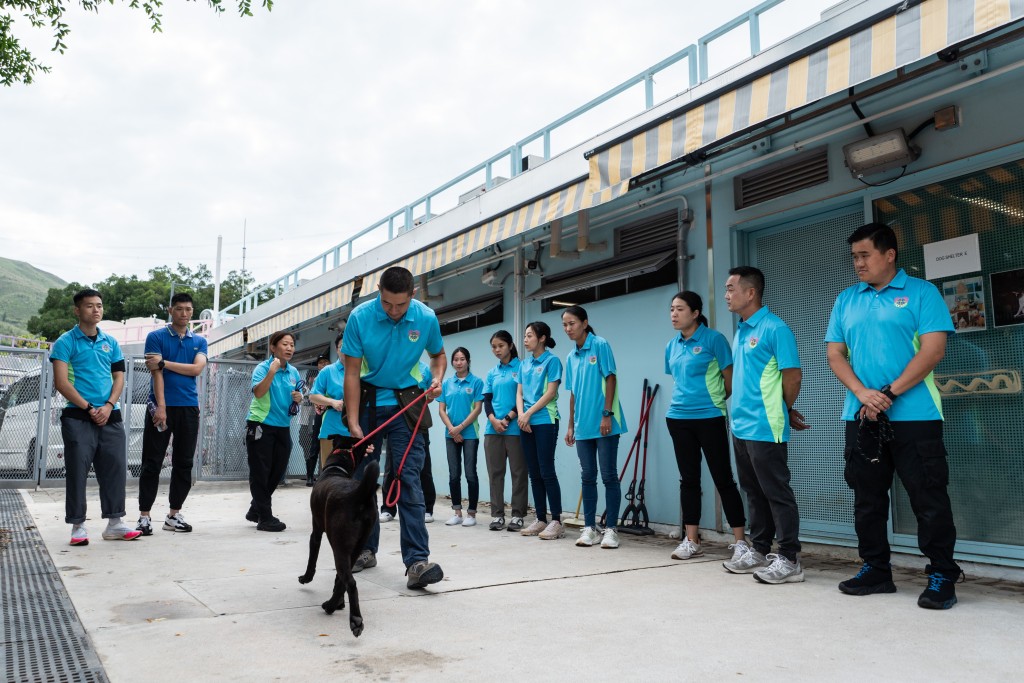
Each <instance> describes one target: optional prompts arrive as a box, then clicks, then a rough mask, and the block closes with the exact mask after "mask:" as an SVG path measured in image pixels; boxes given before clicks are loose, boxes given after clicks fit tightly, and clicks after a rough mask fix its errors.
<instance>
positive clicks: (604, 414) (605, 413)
mask: <svg viewBox="0 0 1024 683" xmlns="http://www.w3.org/2000/svg"><path fill="white" fill-rule="evenodd" d="M613 415H615V413H613V412H612V411H610V410H602V411H601V417H612V416H613Z"/></svg>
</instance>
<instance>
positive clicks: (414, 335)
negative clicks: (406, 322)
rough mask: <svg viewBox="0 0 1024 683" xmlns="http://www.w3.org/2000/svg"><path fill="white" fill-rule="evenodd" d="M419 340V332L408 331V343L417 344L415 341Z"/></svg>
mask: <svg viewBox="0 0 1024 683" xmlns="http://www.w3.org/2000/svg"><path fill="white" fill-rule="evenodd" d="M419 339H420V331H419V330H409V341H411V342H417V341H419Z"/></svg>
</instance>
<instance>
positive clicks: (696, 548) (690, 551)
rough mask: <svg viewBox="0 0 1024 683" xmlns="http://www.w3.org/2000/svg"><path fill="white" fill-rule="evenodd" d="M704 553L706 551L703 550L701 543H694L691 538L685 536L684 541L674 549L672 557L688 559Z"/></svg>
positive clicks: (674, 558)
mask: <svg viewBox="0 0 1024 683" xmlns="http://www.w3.org/2000/svg"><path fill="white" fill-rule="evenodd" d="M703 554H704V551H703V550H701V547H700V543H694V542H693V541H691V540H690V539H689V538H684V539H683V542H682V543H680V544H679V545H677V546H676V549H675V550H673V551H672V559H673V560H688V559H690V558H691V557H700V556H701V555H703Z"/></svg>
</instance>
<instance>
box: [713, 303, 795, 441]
mask: <svg viewBox="0 0 1024 683" xmlns="http://www.w3.org/2000/svg"><path fill="white" fill-rule="evenodd" d="M732 356H733V366H732V404H731V410H730V411H729V414H730V416H731V417H732V433H733V435H734V436H735V437H736V438H738V439H744V440H746V441H769V442H774V443H785V442H786V441H789V411H788V410H787V409H786V402H785V401H783V400H782V371H783V370H788V369H790V368H799V367H800V356H799V355H797V349H796V337H794V336H793V331H792V330H790V329H789V327H788V326H787V325H786V323H784V322H782V319H781V318H779V317H778V316H777V315H774V314H773V313H771V312H769V310H768V308H767V307H766V306H762V307H761V308H759V309H758V311H757V313H755V314H754V315H752V316H750V318H749V319H747V320H741V321H740V322H739V325H738V326H737V328H736V337H735V338H734V339H733V342H732Z"/></svg>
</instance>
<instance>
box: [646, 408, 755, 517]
mask: <svg viewBox="0 0 1024 683" xmlns="http://www.w3.org/2000/svg"><path fill="white" fill-rule="evenodd" d="M665 422H666V423H667V424H668V433H669V435H670V436H671V437H672V445H673V447H674V448H675V452H676V465H678V466H679V504H680V506H681V507H682V510H683V524H684V525H685V524H696V525H699V524H700V497H701V490H700V479H701V472H700V453H701V451H702V450H703V451H704V458H705V459H706V460H707V463H708V471H709V472H711V479H712V480H713V481H714V482H715V488H716V489H718V495H719V496H721V498H722V508H723V509H724V510H725V518H726V519H727V520H729V526H731V527H733V528H736V527H745V526H746V525H747V520H746V518H745V517H744V515H743V499H742V498H740V490H739V488H737V487H736V481H735V480H734V479H733V478H732V467H731V466H730V464H729V432H728V430H727V429H726V427H725V417H724V416H723V417H710V418H706V419H700V420H677V419H675V418H671V417H669V418H665Z"/></svg>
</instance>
